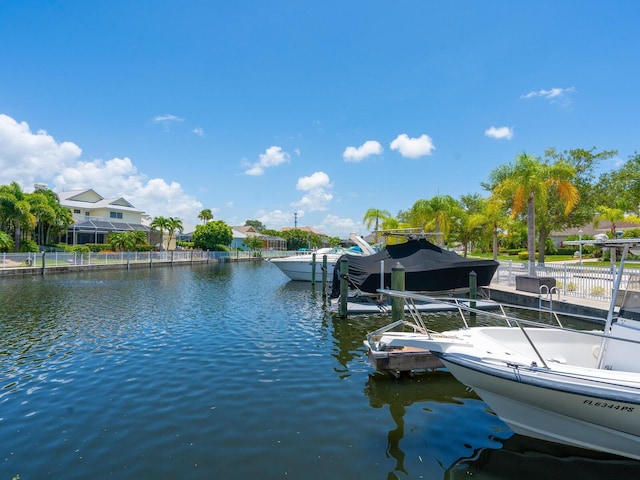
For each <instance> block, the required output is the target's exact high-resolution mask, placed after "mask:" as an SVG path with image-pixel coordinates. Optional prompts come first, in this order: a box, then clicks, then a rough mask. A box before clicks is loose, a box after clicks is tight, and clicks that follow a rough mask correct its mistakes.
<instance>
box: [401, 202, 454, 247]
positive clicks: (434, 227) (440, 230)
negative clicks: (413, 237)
mask: <svg viewBox="0 0 640 480" xmlns="http://www.w3.org/2000/svg"><path fill="white" fill-rule="evenodd" d="M459 208H460V206H459V205H458V203H457V202H456V200H455V199H454V198H453V197H451V196H449V195H436V196H435V197H431V198H430V199H422V200H418V201H417V202H416V203H414V204H413V206H412V207H411V211H410V214H409V218H410V222H411V226H413V227H417V228H420V229H422V230H423V231H425V232H429V231H432V232H435V235H436V240H435V243H436V244H437V245H444V243H445V242H446V241H447V240H448V238H449V232H450V229H451V219H452V217H454V216H455V214H456V212H457V210H458V209H459Z"/></svg>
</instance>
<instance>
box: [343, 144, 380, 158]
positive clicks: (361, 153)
mask: <svg viewBox="0 0 640 480" xmlns="http://www.w3.org/2000/svg"><path fill="white" fill-rule="evenodd" d="M382 151H383V148H382V145H380V142H377V141H375V140H367V141H366V142H364V143H363V144H362V145H361V146H359V147H357V148H356V147H347V148H346V149H345V150H344V153H343V154H342V157H343V158H344V160H345V162H361V161H362V160H364V159H365V158H367V157H368V156H370V155H380V154H381V153H382Z"/></svg>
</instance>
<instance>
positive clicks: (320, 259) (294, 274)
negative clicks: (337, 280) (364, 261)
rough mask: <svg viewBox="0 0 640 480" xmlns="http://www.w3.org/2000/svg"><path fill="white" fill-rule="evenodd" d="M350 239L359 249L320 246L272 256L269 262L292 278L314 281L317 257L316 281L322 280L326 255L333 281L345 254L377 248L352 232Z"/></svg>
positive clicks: (329, 279)
mask: <svg viewBox="0 0 640 480" xmlns="http://www.w3.org/2000/svg"><path fill="white" fill-rule="evenodd" d="M349 239H350V240H351V241H352V242H354V243H355V244H356V245H357V246H358V247H359V250H355V249H348V248H342V247H332V248H319V249H318V250H315V251H313V252H303V253H300V254H299V255H291V256H288V257H281V258H278V257H274V258H270V259H269V262H271V263H273V264H274V265H275V266H277V267H278V268H279V269H280V270H282V273H284V274H285V275H286V276H287V277H289V278H290V279H291V280H299V281H305V282H310V281H312V271H313V269H314V258H315V281H316V282H321V281H322V274H323V266H324V257H325V256H326V258H327V280H328V281H329V282H331V280H332V278H333V270H334V268H335V266H336V263H337V262H338V259H339V258H340V257H341V256H342V255H345V254H349V255H357V256H362V255H371V254H373V253H375V252H376V251H375V249H374V248H373V247H372V246H371V245H369V243H367V242H366V240H364V239H363V238H362V237H360V236H359V235H356V234H351V235H350V236H349Z"/></svg>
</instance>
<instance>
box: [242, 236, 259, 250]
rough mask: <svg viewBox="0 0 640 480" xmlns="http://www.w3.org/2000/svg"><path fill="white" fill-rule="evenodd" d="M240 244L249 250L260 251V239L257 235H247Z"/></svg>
mask: <svg viewBox="0 0 640 480" xmlns="http://www.w3.org/2000/svg"><path fill="white" fill-rule="evenodd" d="M242 244H243V245H244V246H245V247H247V248H248V249H250V250H260V248H262V244H263V242H262V239H261V238H260V237H259V236H258V235H248V236H247V238H245V239H244V240H242Z"/></svg>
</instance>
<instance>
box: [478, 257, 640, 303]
mask: <svg viewBox="0 0 640 480" xmlns="http://www.w3.org/2000/svg"><path fill="white" fill-rule="evenodd" d="M615 273H616V272H615V270H614V267H590V266H586V265H579V264H574V263H547V264H545V265H536V275H537V276H538V277H551V278H554V279H555V280H556V288H557V289H558V291H559V292H560V293H561V294H562V295H566V296H573V297H580V298H588V299H592V300H602V301H611V295H612V292H613V281H614V277H615ZM520 275H527V264H526V263H522V262H513V261H508V262H500V266H499V267H498V270H497V271H496V273H495V275H494V276H493V280H492V281H491V283H495V284H498V285H507V286H515V284H516V277H517V276H520ZM638 275H640V269H639V268H634V267H633V266H632V264H627V266H626V268H625V269H624V272H623V274H622V281H621V287H620V288H621V289H627V288H632V289H637V288H638V287H639V285H637V280H635V279H637V278H638ZM631 277H635V279H634V280H631V281H630V279H631Z"/></svg>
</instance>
